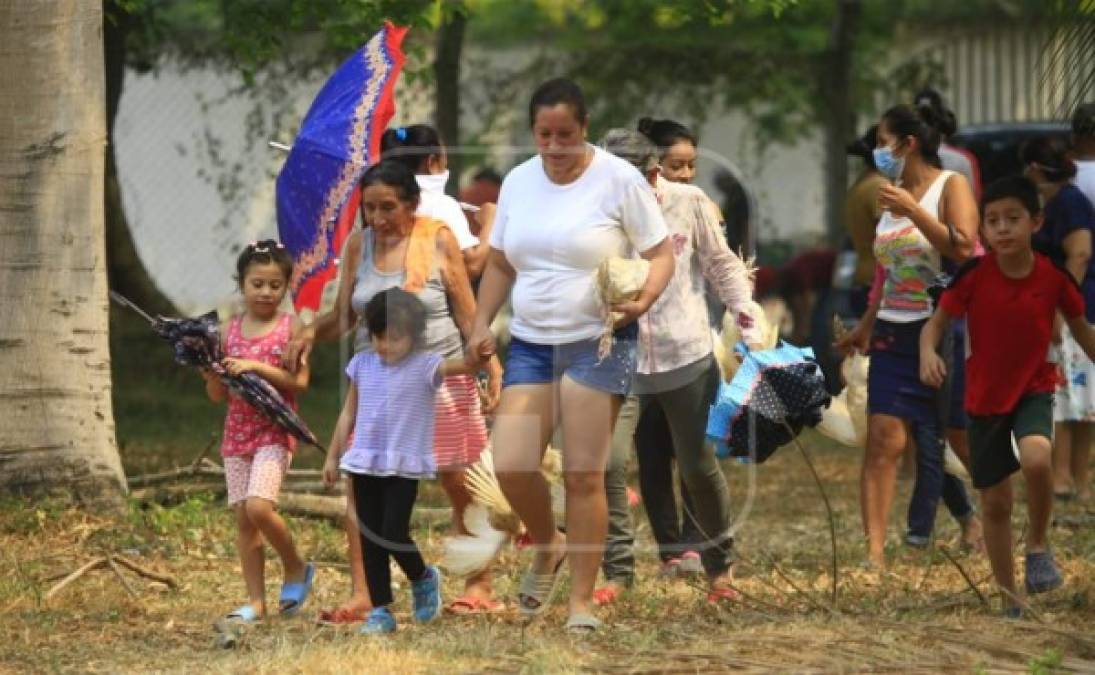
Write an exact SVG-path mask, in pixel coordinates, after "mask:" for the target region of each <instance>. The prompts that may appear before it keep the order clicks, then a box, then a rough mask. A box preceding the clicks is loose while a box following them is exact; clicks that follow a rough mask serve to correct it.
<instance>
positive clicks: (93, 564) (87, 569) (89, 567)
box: [42, 558, 106, 601]
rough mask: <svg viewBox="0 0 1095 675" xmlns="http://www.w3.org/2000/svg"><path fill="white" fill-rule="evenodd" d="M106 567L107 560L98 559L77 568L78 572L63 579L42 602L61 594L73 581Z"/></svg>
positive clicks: (48, 592)
mask: <svg viewBox="0 0 1095 675" xmlns="http://www.w3.org/2000/svg"><path fill="white" fill-rule="evenodd" d="M105 566H106V558H96V559H94V560H92V561H91V562H89V563H87V564H85V565H83V566H82V567H79V568H77V570H76V571H75V572H73V573H72V574H69V575H68V576H67V577H65V578H64V579H62V580H61V581H60V582H59V583H58V584H57V585H56V586H54V587H53V588H51V589H49V590H48V591H46V594H45V595H44V596H42V600H43V601H47V600H49V599H50V598H52V597H53V596H55V595H57V594H58V593H60V592H61V589H62V588H64V587H65V586H68V585H69V584H71V583H72V582H73V581H76V580H77V579H79V578H80V577H82V576H84V575H85V574H87V573H88V572H90V571H91V570H93V569H97V568H100V567H105Z"/></svg>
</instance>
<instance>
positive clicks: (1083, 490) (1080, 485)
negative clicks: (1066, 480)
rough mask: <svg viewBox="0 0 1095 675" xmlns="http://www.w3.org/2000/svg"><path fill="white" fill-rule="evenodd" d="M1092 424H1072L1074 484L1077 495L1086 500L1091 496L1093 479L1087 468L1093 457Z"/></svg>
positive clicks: (1071, 463)
mask: <svg viewBox="0 0 1095 675" xmlns="http://www.w3.org/2000/svg"><path fill="white" fill-rule="evenodd" d="M1091 426H1092V423H1091V422H1076V423H1074V424H1073V425H1072V453H1071V454H1072V456H1071V457H1070V458H1069V459H1070V461H1069V464H1070V465H1071V467H1070V468H1071V469H1072V485H1073V486H1074V487H1075V488H1076V497H1077V498H1078V499H1084V500H1086V499H1090V498H1091V482H1090V481H1091V479H1090V476H1089V475H1088V469H1087V467H1088V462H1089V461H1090V459H1091Z"/></svg>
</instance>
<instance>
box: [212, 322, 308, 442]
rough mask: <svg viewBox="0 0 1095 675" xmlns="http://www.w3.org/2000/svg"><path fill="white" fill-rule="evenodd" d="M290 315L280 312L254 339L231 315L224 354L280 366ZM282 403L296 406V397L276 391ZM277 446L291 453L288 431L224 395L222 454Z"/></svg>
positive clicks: (245, 404)
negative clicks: (272, 326)
mask: <svg viewBox="0 0 1095 675" xmlns="http://www.w3.org/2000/svg"><path fill="white" fill-rule="evenodd" d="M292 320H293V317H292V315H290V314H282V315H281V318H280V319H279V320H278V323H277V325H276V326H274V328H273V330H271V331H269V332H268V333H266V334H265V335H260V336H258V337H255V338H248V337H244V335H243V331H242V329H241V325H242V323H243V317H242V316H237V317H234V318H233V319H232V320H231V321H230V322H229V324H228V333H227V335H226V336H225V340H224V354H225V356H230V357H233V358H238V359H249V360H251V361H261V362H262V363H267V364H270V365H272V366H278V367H281V359H282V354H283V353H285V350H286V349H287V348H288V346H289V338H290V333H291V328H292ZM278 391H279V393H280V394H281V395H282V397H283V398H285V401H286V403H288V404H289V405H290V406H292V407H293V409H296V399H295V397H294V396H293V394H292V393H291V392H286V391H281V390H278ZM269 446H279V447H282V448H285V449H287V450H288V451H290V452H292V451H293V450H294V449H295V448H296V439H295V438H293V436H292V435H291V434H289V432H287V431H285V430H284V429H282V428H281V427H279V426H278V425H276V424H274V423H273V422H271V421H270V420H269V419H268V418H267V417H266V416H265V415H263V414H262V413H261V412H259V411H258V410H255V409H254V408H253V407H251V406H250V405H249V404H248V403H246V402H245V401H244V400H243V399H241V398H239V397H237V396H234V395H233V396H229V397H228V414H227V415H226V416H225V418H224V436H223V441H222V442H221V456H222V457H242V456H249V455H254V454H255V453H256V452H257V451H258V450H259V449H261V448H265V447H269Z"/></svg>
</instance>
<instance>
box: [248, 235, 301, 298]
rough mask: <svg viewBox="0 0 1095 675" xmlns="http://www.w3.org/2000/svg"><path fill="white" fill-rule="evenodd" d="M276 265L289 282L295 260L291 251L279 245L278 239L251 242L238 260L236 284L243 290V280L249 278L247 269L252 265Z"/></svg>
mask: <svg viewBox="0 0 1095 675" xmlns="http://www.w3.org/2000/svg"><path fill="white" fill-rule="evenodd" d="M270 263H274V264H275V265H277V266H278V267H279V268H281V272H282V274H284V275H285V280H286V281H289V279H290V278H292V276H293V258H292V256H290V255H289V251H288V250H286V248H285V247H284V246H283V245H281V244H280V243H278V240H277V239H263V240H262V241H255V242H251V243H250V244H248V245H247V246H244V247H243V250H242V251H240V255H239V257H238V258H236V283H237V284H239V286H240V288H243V278H244V277H245V276H247V268H248V267H250V266H251V265H255V264H258V265H268V264H270Z"/></svg>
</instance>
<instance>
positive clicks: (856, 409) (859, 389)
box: [817, 319, 969, 478]
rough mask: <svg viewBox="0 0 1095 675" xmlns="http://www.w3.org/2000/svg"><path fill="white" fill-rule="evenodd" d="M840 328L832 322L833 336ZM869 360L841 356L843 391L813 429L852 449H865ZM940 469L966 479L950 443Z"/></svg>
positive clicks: (855, 356)
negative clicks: (942, 466) (842, 359)
mask: <svg viewBox="0 0 1095 675" xmlns="http://www.w3.org/2000/svg"><path fill="white" fill-rule="evenodd" d="M845 332H846V331H845V328H844V325H843V324H841V323H840V322H839V321H838V320H835V319H834V321H833V336H834V337H836V338H837V339H840V338H841V337H842V336H843V335H844V333H845ZM870 365H871V359H870V357H868V356H866V355H864V354H860V353H858V352H855V353H852V354H850V355H849V356H846V357H844V361H843V363H841V364H840V374H841V375H842V376H843V377H844V389H843V390H841V392H840V393H839V394H837V395H836V396H834V397H833V400H832V403H830V404H829V407H828V408H826V409H825V410H824V411H822V414H821V423H820V424H818V425H817V430H818V431H819V432H821V433H822V434H824V435H825V436H828V437H829V438H831V439H833V440H834V441H836V442H837V443H841V444H843V445H847V446H850V447H853V448H864V449H865V448H866V447H867V373H868V371H869V370H870ZM943 462H944V470H945V471H946V472H947V473H949V474H952V475H955V476H959V477H961V478H969V473H968V472H967V471H966V467H965V465H964V464H962V460H960V459H959V458H958V455H956V454H955V453H954V449H953V448H951V446H950V443H946V442H944V445H943Z"/></svg>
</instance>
